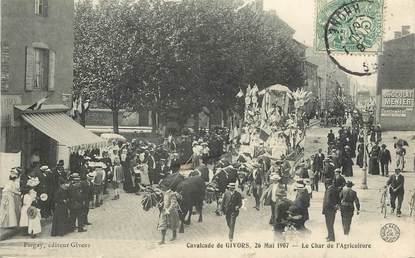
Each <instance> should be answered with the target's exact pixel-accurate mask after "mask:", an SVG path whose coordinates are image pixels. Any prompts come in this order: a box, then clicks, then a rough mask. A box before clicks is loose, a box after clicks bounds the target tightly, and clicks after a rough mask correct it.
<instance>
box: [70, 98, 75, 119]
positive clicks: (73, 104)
mask: <svg viewBox="0 0 415 258" xmlns="http://www.w3.org/2000/svg"><path fill="white" fill-rule="evenodd" d="M75 107H76V99H72V107H71V110H70V111H69V114H70V116H71V117H72V118H75Z"/></svg>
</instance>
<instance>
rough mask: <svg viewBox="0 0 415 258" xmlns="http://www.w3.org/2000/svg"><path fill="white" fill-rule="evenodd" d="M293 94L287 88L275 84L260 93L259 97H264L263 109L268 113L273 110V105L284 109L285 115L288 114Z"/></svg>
mask: <svg viewBox="0 0 415 258" xmlns="http://www.w3.org/2000/svg"><path fill="white" fill-rule="evenodd" d="M292 93H293V92H292V91H291V90H290V89H289V88H288V87H287V86H284V85H281V84H274V85H271V86H268V87H266V88H265V89H263V90H261V91H260V92H258V95H259V96H263V99H262V105H261V106H262V109H264V110H266V111H268V110H271V109H272V106H273V105H276V106H278V107H280V108H281V109H282V112H283V113H284V114H287V113H288V106H289V101H290V99H292Z"/></svg>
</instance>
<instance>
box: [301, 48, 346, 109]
mask: <svg viewBox="0 0 415 258" xmlns="http://www.w3.org/2000/svg"><path fill="white" fill-rule="evenodd" d="M306 60H307V61H308V62H310V63H312V64H314V65H316V66H317V78H318V79H317V81H318V84H319V90H318V92H319V93H318V94H319V106H320V109H321V111H324V110H328V109H330V108H332V105H333V99H334V98H335V97H336V96H339V97H342V98H343V97H344V98H346V97H347V96H348V95H349V92H350V80H349V77H348V76H347V74H346V73H344V72H343V71H341V70H340V69H339V68H338V67H337V66H336V65H335V64H334V63H333V62H332V61H331V60H330V59H329V58H328V57H327V55H325V54H320V53H316V52H315V51H314V50H313V49H312V48H307V50H306Z"/></svg>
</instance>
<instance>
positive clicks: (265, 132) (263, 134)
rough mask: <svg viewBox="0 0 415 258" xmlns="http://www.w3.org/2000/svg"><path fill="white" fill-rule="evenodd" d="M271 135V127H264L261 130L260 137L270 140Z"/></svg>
mask: <svg viewBox="0 0 415 258" xmlns="http://www.w3.org/2000/svg"><path fill="white" fill-rule="evenodd" d="M270 135H271V129H269V128H266V127H263V128H261V129H260V131H259V139H261V140H263V141H264V142H265V141H267V140H268V138H269V137H270Z"/></svg>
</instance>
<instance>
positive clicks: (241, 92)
mask: <svg viewBox="0 0 415 258" xmlns="http://www.w3.org/2000/svg"><path fill="white" fill-rule="evenodd" d="M243 96H244V92H243V91H242V89H241V88H239V92H238V94H236V97H237V98H242V97H243Z"/></svg>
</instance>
